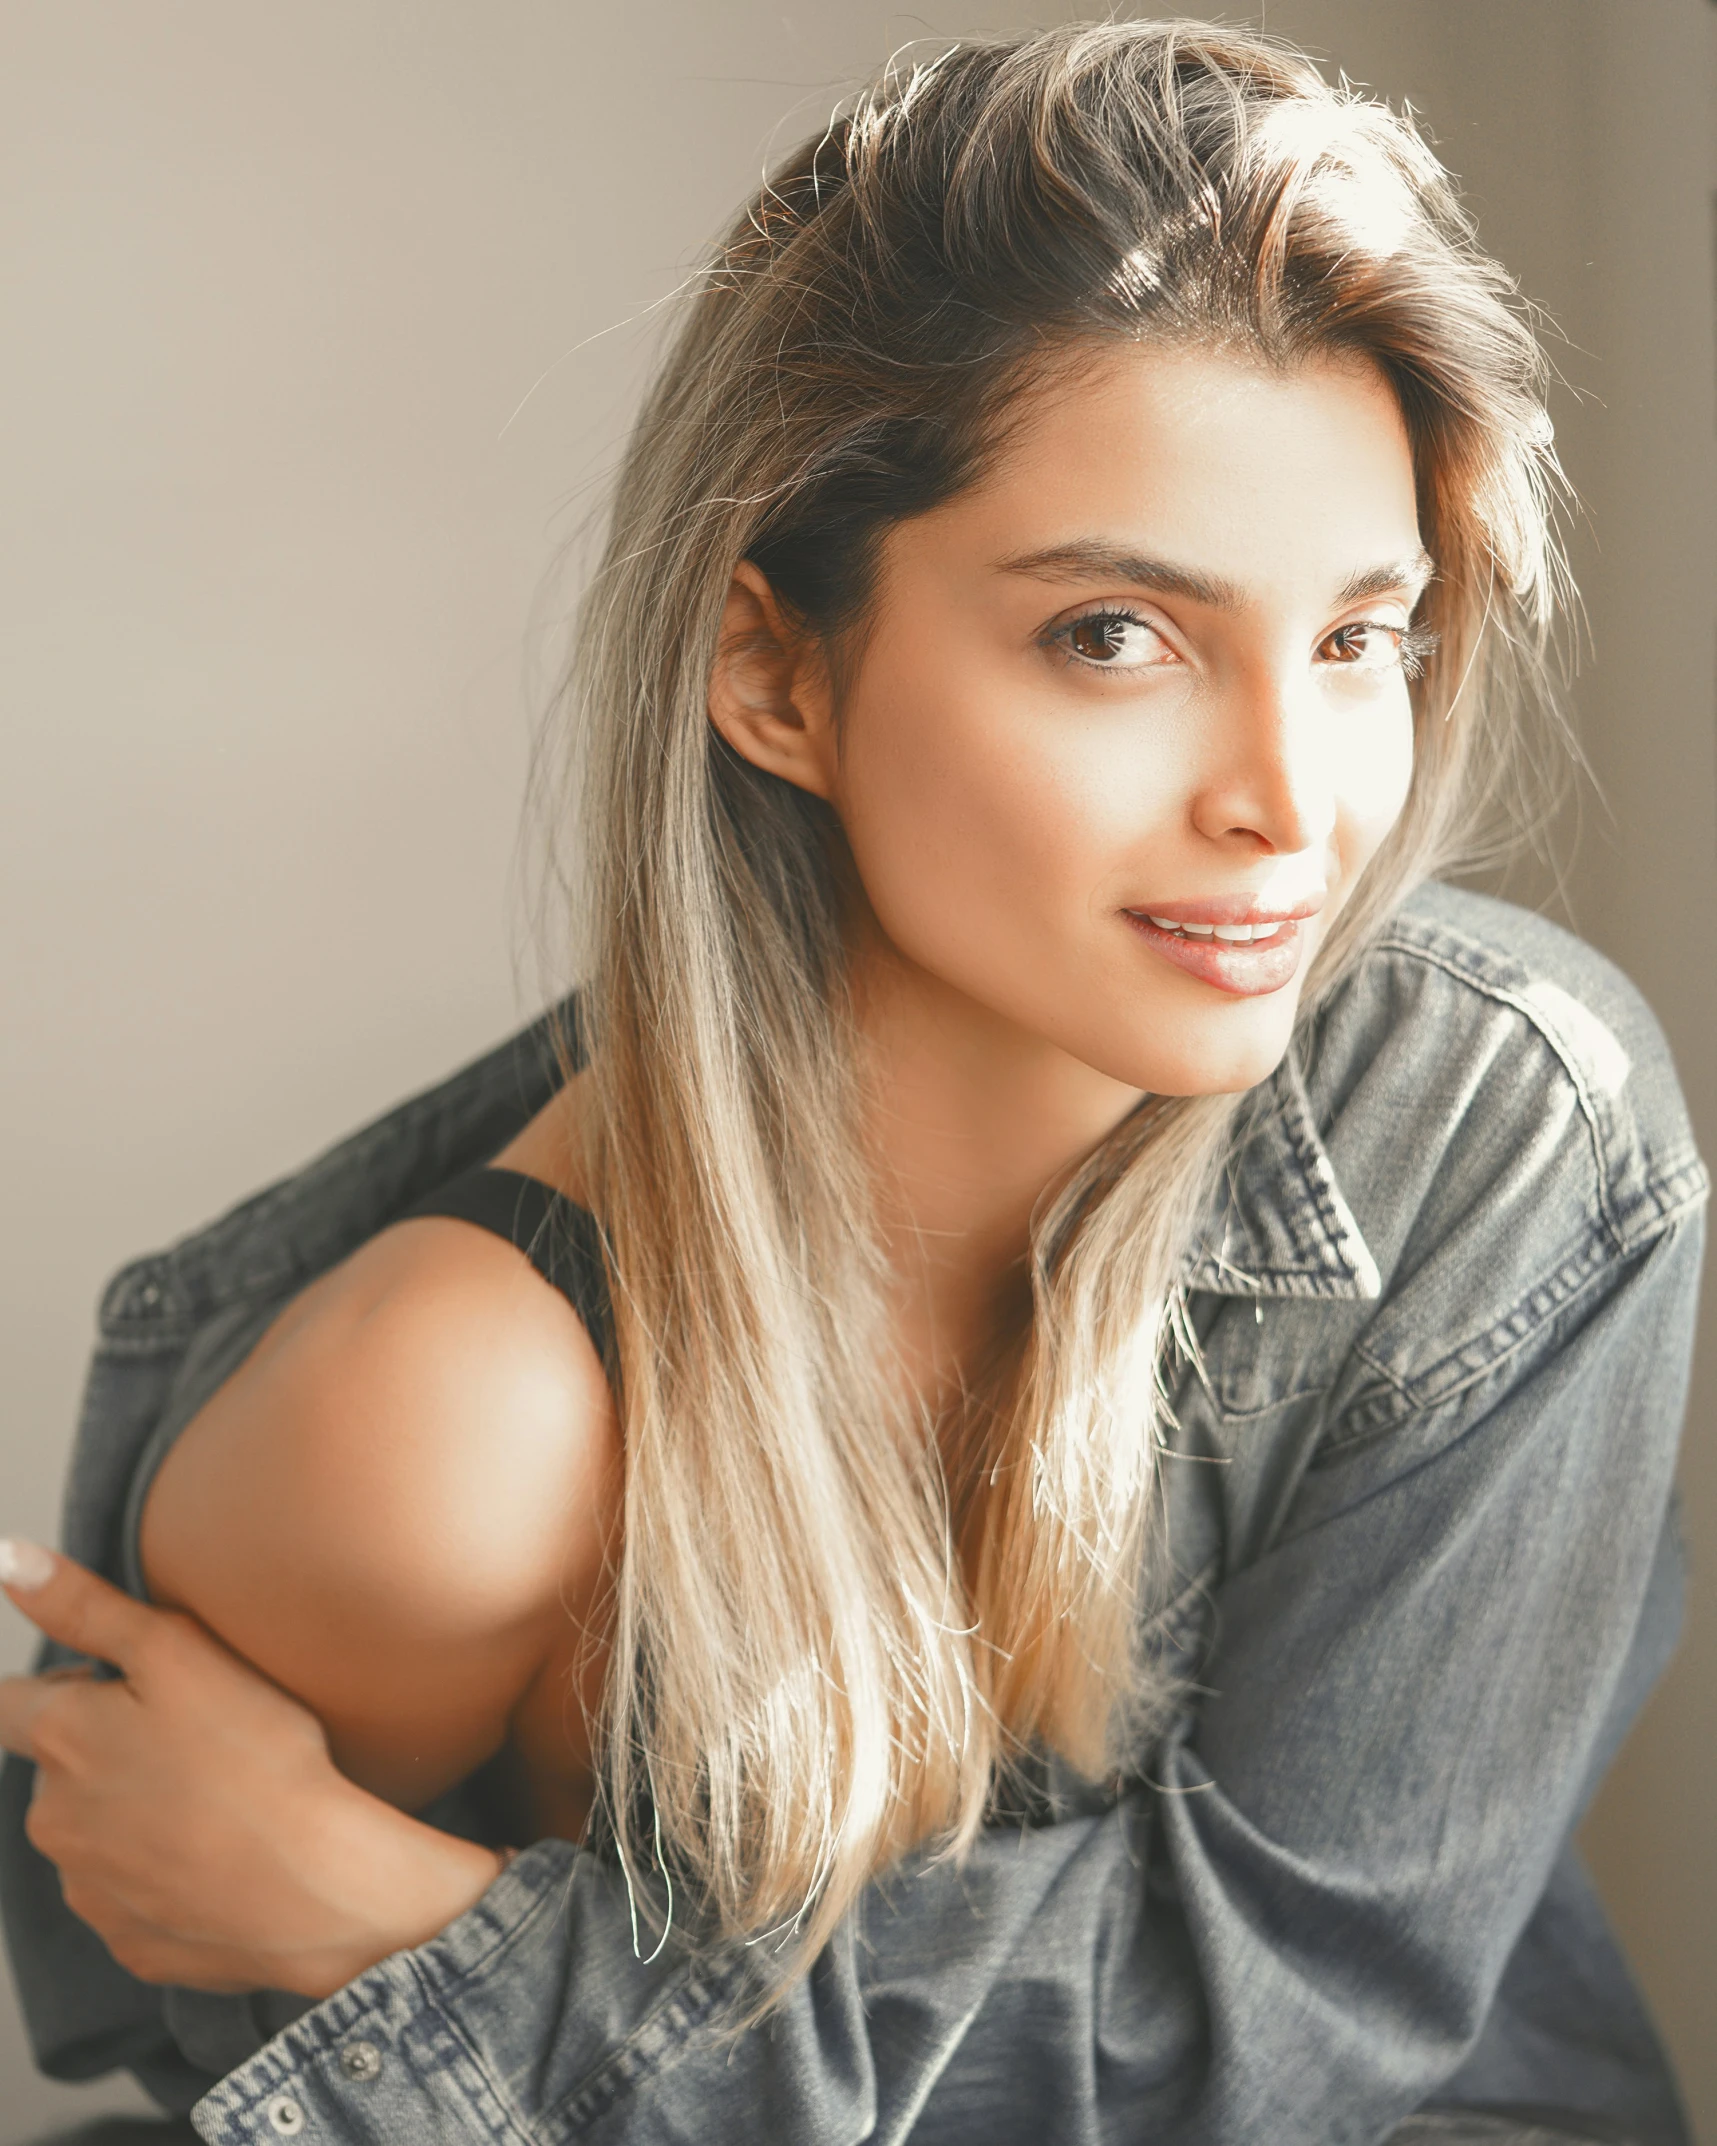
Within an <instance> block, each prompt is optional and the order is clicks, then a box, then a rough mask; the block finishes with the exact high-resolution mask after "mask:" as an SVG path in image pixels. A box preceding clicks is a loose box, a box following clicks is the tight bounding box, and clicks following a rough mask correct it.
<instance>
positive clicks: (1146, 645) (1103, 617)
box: [1046, 611, 1179, 671]
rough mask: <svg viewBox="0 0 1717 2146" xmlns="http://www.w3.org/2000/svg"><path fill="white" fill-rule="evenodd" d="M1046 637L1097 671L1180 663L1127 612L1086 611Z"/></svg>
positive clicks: (1148, 628) (1160, 639) (1149, 629)
mask: <svg viewBox="0 0 1717 2146" xmlns="http://www.w3.org/2000/svg"><path fill="white" fill-rule="evenodd" d="M1046 638H1047V639H1048V640H1050V641H1051V642H1053V643H1054V644H1055V645H1056V646H1057V647H1058V648H1060V649H1062V650H1063V651H1064V652H1065V653H1066V654H1067V655H1068V656H1070V657H1072V658H1073V660H1074V661H1075V662H1078V663H1087V664H1090V665H1091V666H1093V668H1095V669H1098V670H1105V671H1137V670H1143V669H1146V668H1147V667H1149V666H1151V665H1154V664H1160V663H1174V662H1177V661H1178V660H1179V659H1178V658H1177V657H1176V655H1175V653H1174V650H1173V649H1172V648H1170V646H1169V645H1168V643H1167V641H1165V640H1164V639H1163V637H1162V635H1161V634H1160V633H1158V631H1157V629H1156V628H1155V627H1154V626H1152V625H1149V624H1147V622H1146V621H1145V620H1144V619H1142V618H1135V617H1134V615H1133V614H1132V612H1130V611H1087V612H1086V613H1085V615H1084V617H1083V618H1076V619H1070V620H1069V621H1068V623H1067V624H1066V625H1065V626H1057V627H1056V628H1055V630H1054V631H1053V632H1052V633H1050V634H1049V635H1048V636H1047V637H1046Z"/></svg>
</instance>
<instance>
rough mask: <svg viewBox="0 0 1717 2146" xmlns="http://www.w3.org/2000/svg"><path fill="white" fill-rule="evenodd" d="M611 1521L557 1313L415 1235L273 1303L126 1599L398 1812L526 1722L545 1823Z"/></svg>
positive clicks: (596, 1398)
mask: <svg viewBox="0 0 1717 2146" xmlns="http://www.w3.org/2000/svg"><path fill="white" fill-rule="evenodd" d="M620 1497H621V1469H620V1440H619V1430H618V1425H617V1421H616V1417H615V1411H614V1407H613V1403H612V1399H611V1396H610V1394H609V1391H608V1387H607V1384H606V1381H605V1379H604V1376H603V1372H602V1367H601V1363H600V1361H599V1359H598V1357H597V1354H596V1351H595V1348H594V1346H593V1344H592V1342H591V1340H590V1337H589V1335H588V1333H587V1332H586V1331H585V1328H584V1327H583V1325H582V1323H581V1322H580V1321H579V1319H578V1317H577V1315H576V1314H575V1313H574V1312H573V1310H572V1308H571V1306H570V1305H569V1304H568V1303H567V1302H566V1300H565V1298H564V1297H562V1296H561V1295H560V1294H559V1293H558V1292H557V1291H556V1290H554V1289H552V1288H551V1287H550V1286H549V1285H548V1284H547V1283H546V1282H545V1281H543V1280H542V1278H541V1277H540V1276H539V1275H538V1274H537V1273H536V1271H535V1270H534V1269H533V1268H532V1267H531V1266H530V1264H529V1263H528V1262H527V1261H526V1260H525V1259H524V1258H523V1257H522V1256H521V1255H520V1254H519V1253H518V1252H517V1251H516V1250H515V1249H514V1247H513V1246H512V1245H510V1244H508V1243H506V1242H505V1241H504V1240H503V1239H501V1238H499V1237H495V1236H492V1235H490V1234H489V1233H488V1232H486V1231H483V1230H480V1229H477V1228H475V1227H473V1226H471V1225H469V1224H467V1223H463V1222H459V1221H456V1220H452V1219H450V1218H443V1217H423V1218H418V1219H416V1220H413V1221H409V1222H405V1223H401V1224H396V1225H395V1226H393V1227H392V1228H390V1229H387V1230H384V1231H382V1232H381V1233H380V1234H379V1235H378V1236H377V1237H375V1238H373V1239H372V1240H371V1241H370V1242H369V1243H367V1244H365V1245H363V1246H362V1247H360V1248H359V1250H358V1251H357V1252H356V1253H354V1254H353V1255H352V1256H351V1257H350V1258H349V1259H347V1260H346V1261H345V1262H343V1263H342V1265H341V1266H339V1267H337V1268H335V1269H334V1270H332V1271H331V1272H330V1273H329V1274H327V1275H324V1276H322V1277H321V1278H320V1279H319V1280H318V1281H317V1282H316V1283H314V1284H312V1285H311V1287H310V1288H309V1289H307V1290H306V1291H305V1292H303V1294H302V1295H301V1296H299V1297H298V1298H296V1299H294V1301H293V1303H292V1304H291V1305H289V1306H288V1307H287V1309H286V1311H285V1312H283V1313H282V1315H281V1317H280V1318H279V1319H278V1320H277V1321H276V1322H275V1324H274V1326H273V1327H271V1328H270V1329H269V1331H268V1332H267V1333H266V1334H265V1335H264V1336H263V1339H262V1341H261V1342H260V1343H259V1344H258V1346H257V1348H256V1349H255V1350H254V1351H253V1352H252V1354H251V1355H250V1357H249V1358H247V1359H246V1361H245V1363H244V1364H243V1365H241V1366H240V1367H239V1369H238V1370H237V1371H236V1372H235V1373H234V1374H233V1375H232V1377H231V1378H229V1379H228V1380H227V1381H226V1383H225V1384H224V1385H223V1386H222V1387H221V1388H220V1389H219V1390H218V1391H217V1392H216V1393H215V1394H214V1395H213V1396H212V1397H211V1398H210V1400H209V1401H208V1402H207V1403H206V1404H205V1406H204V1407H203V1408H202V1409H201V1410H200V1411H199V1412H198V1414H197V1416H196V1417H194V1418H193V1419H192V1421H191V1422H190V1424H189V1425H187V1427H186V1429H185V1431H184V1432H183V1433H182V1435H181V1436H180V1438H179V1439H178V1441H177V1442H176V1443H175V1445H174V1447H173V1450H172V1451H171V1453H170V1454H169V1455H168V1456H167V1459H166V1460H165V1462H164V1463H163V1465H162V1467H161V1470H160V1472H159V1474H158V1475H157V1477H156V1479H155V1482H154V1484H153V1486H152V1488H151V1491H150V1494H149V1498H148V1502H147V1505H146V1507H145V1511H144V1516H143V1527H142V1545H141V1547H142V1556H143V1568H144V1575H145V1578H146V1581H147V1583H148V1586H149V1589H150V1592H151V1594H152V1596H153V1597H154V1599H156V1600H157V1601H159V1602H161V1603H164V1604H169V1605H171V1606H174V1607H177V1608H181V1609H185V1610H188V1611H190V1612H191V1613H192V1614H193V1615H195V1616H196V1617H198V1618H199V1619H200V1620H201V1621H202V1622H203V1623H204V1624H205V1625H207V1626H208V1627H209V1628H210V1629H211V1630H212V1631H213V1632H215V1633H216V1634H217V1635H218V1636H219V1637H220V1638H221V1639H222V1640H224V1641H225V1642H226V1643H227V1644H228V1645H229V1646H231V1647H233V1648H234V1649H235V1650H236V1651H237V1652H238V1653H240V1654H242V1655H244V1656H245V1657H247V1659H249V1660H250V1661H251V1662H253V1663H254V1664H255V1665H256V1666H257V1667H258V1668H259V1669H261V1670H262V1671H263V1672H264V1673H265V1674H266V1675H268V1676H269V1677H271V1678H273V1679H274V1681H275V1682H277V1683H278V1684H280V1685H282V1686H283V1687H284V1688H285V1689H286V1690H288V1691H290V1692H291V1693H293V1694H294V1695H295V1696H296V1697H298V1698H299V1699H301V1700H303V1701H304V1703H305V1704H306V1705H308V1706H309V1707H310V1708H311V1709H312V1710H313V1711H314V1712H315V1713H316V1714H317V1715H318V1716H319V1717H320V1719H321V1721H322V1723H323V1725H324V1727H325V1729H326V1730H327V1733H328V1738H329V1744H330V1748H331V1750H332V1753H333V1756H334V1758H335V1761H336V1763H337V1764H338V1765H339V1766H340V1767H341V1769H342V1771H343V1772H345V1773H346V1774H348V1775H349V1776H350V1777H351V1778H352V1779H353V1780H355V1781H357V1782H358V1783H359V1785H360V1786H362V1787H364V1788H367V1789H369V1790H371V1791H372V1792H373V1793H375V1794H377V1795H380V1796H382V1797H385V1798H386V1799H387V1800H388V1801H389V1802H392V1803H395V1804H397V1805H399V1806H400V1807H401V1808H404V1809H419V1808H421V1807H422V1806H423V1805H425V1804H426V1803H428V1802H429V1801H430V1800H432V1799H433V1798H434V1797H435V1796H436V1795H438V1794H440V1793H441V1792H442V1791H443V1790H445V1789H446V1788H448V1787H451V1786H452V1785H453V1784H455V1783H456V1782H458V1781H460V1780H462V1779H464V1778H465V1776H466V1775H467V1774H469V1773H470V1772H471V1771H472V1770H473V1768H475V1767H476V1766H478V1765H479V1764H481V1763H483V1762H484V1761H485V1760H486V1759H488V1758H489V1757H491V1756H492V1755H493V1754H495V1753H496V1752H497V1751H499V1750H501V1749H502V1748H503V1747H504V1746H505V1745H506V1744H507V1743H508V1740H509V1734H510V1732H513V1731H514V1730H515V1729H516V1728H517V1726H518V1724H519V1722H520V1719H521V1717H523V1718H524V1720H525V1722H526V1727H527V1733H526V1734H525V1735H524V1736H523V1737H522V1738H518V1739H516V1740H517V1741H519V1742H520V1743H522V1744H523V1745H524V1746H526V1747H528V1748H527V1751H526V1764H527V1767H528V1769H529V1770H530V1771H531V1772H532V1773H533V1774H541V1773H542V1772H544V1771H546V1772H547V1773H548V1774H551V1775H552V1774H554V1773H555V1772H557V1771H561V1772H563V1773H564V1775H565V1779H563V1780H561V1781H558V1782H557V1781H555V1780H552V1779H535V1780H533V1781H532V1783H531V1786H532V1787H533V1789H535V1790H536V1791H537V1793H536V1795H535V1798H534V1800H535V1802H536V1805H537V1807H538V1808H539V1809H541V1808H543V1807H544V1806H545V1804H546V1805H548V1806H551V1807H552V1806H553V1805H555V1804H556V1803H557V1802H559V1803H560V1804H561V1805H562V1806H563V1807H564V1805H565V1802H566V1795H565V1789H566V1786H567V1782H568V1781H570V1780H576V1778H577V1777H578V1776H579V1775H580V1774H581V1773H582V1771H583V1770H584V1769H585V1768H586V1767H587V1765H588V1746H587V1744H585V1743H584V1742H583V1741H582V1729H581V1726H580V1722H579V1714H578V1709H577V1707H575V1706H568V1705H567V1704H566V1696H567V1695H566V1690H565V1686H566V1683H567V1680H568V1678H569V1677H573V1678H577V1679H579V1680H580V1681H581V1683H583V1684H584V1685H585V1687H586V1696H588V1695H589V1682H588V1680H589V1678H590V1676H591V1673H592V1666H593V1665H592V1654H593V1651H599V1635H598V1636H597V1640H596V1647H595V1649H594V1650H593V1646H592V1644H591V1640H592V1635H593V1634H596V1633H597V1627H598V1626H599V1623H600V1616H601V1605H602V1601H603V1599H604V1595H605V1580H606V1574H607V1571H608V1565H609V1559H610V1558H611V1556H612V1554H613V1551H614V1548H615V1537H616V1532H617V1525H618V1516H619V1510H620ZM550 1719H553V1720H555V1721H557V1722H559V1721H564V1724H565V1734H564V1738H557V1737H556V1736H554V1735H551V1734H547V1733H545V1723H546V1722H547V1721H549V1720H550ZM557 1742H560V1743H561V1745H562V1748H561V1749H560V1750H559V1751H556V1750H555V1749H554V1748H553V1747H554V1746H555V1744H556V1743H557ZM557 1791H559V1793H558V1794H557Z"/></svg>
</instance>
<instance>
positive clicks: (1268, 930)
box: [1146, 910, 1282, 946]
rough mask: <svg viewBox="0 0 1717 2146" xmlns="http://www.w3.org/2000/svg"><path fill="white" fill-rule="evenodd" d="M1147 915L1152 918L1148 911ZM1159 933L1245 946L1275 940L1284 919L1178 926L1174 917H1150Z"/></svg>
mask: <svg viewBox="0 0 1717 2146" xmlns="http://www.w3.org/2000/svg"><path fill="white" fill-rule="evenodd" d="M1146 915H1147V916H1150V912H1149V911H1148V910H1147V911H1146ZM1150 921H1151V922H1152V923H1153V924H1154V925H1155V926H1156V927H1157V929H1158V931H1172V932H1175V933H1178V934H1179V936H1180V937H1181V938H1183V939H1229V940H1232V941H1234V942H1235V943H1236V944H1237V945H1241V946H1244V945H1246V944H1247V943H1248V941H1250V940H1253V939H1273V938H1274V937H1275V936H1276V934H1277V933H1278V932H1279V931H1280V930H1281V928H1282V919H1281V918H1280V917H1278V918H1277V920H1276V922H1275V923H1274V924H1177V923H1175V921H1174V920H1173V918H1172V917H1150Z"/></svg>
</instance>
